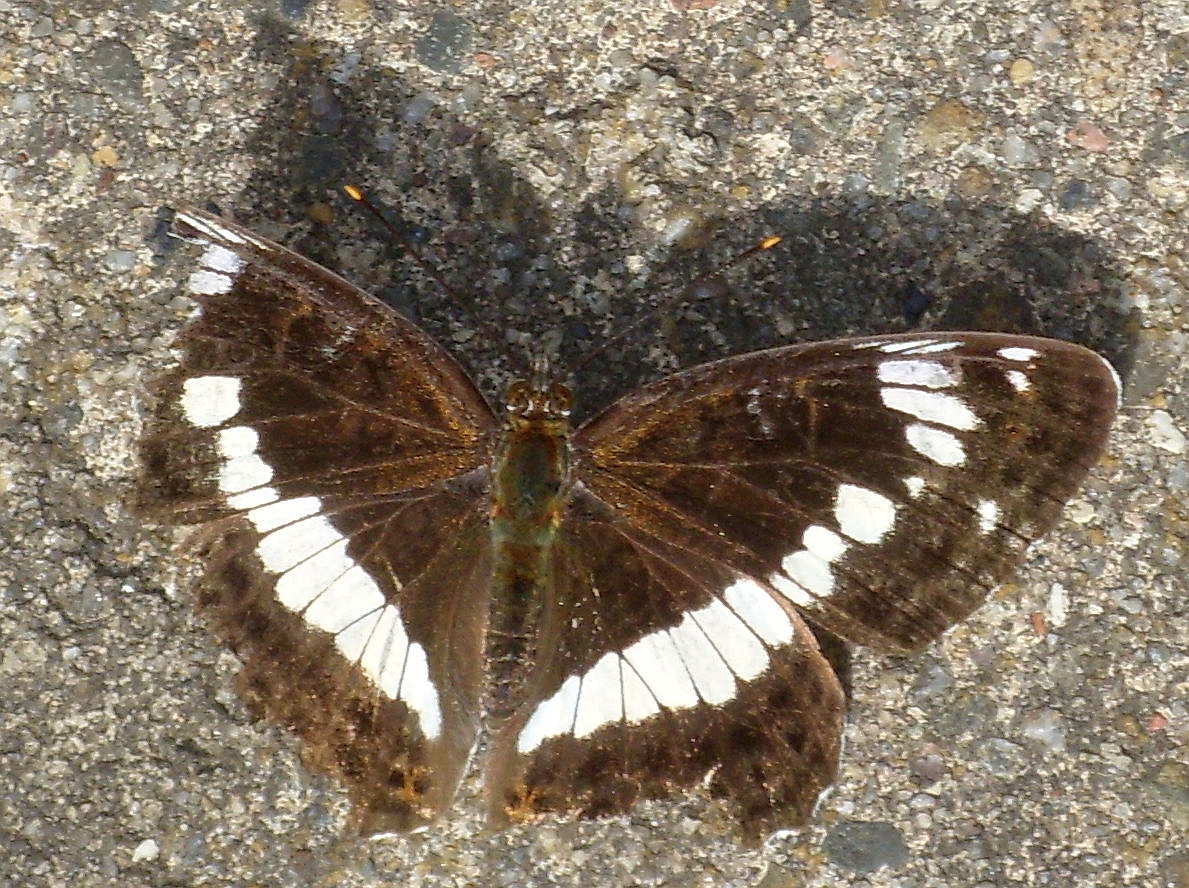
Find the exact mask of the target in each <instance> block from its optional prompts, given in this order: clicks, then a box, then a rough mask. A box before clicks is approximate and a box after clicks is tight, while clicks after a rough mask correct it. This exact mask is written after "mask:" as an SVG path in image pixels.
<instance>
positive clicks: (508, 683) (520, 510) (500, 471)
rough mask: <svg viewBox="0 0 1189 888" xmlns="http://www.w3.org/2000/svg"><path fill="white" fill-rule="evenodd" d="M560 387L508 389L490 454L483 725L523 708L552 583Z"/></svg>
mask: <svg viewBox="0 0 1189 888" xmlns="http://www.w3.org/2000/svg"><path fill="white" fill-rule="evenodd" d="M570 402H571V396H570V391H569V389H568V388H566V387H565V386H562V385H553V386H550V387H548V388H546V387H544V386H538V385H531V384H528V383H514V384H513V385H512V386H511V387H510V388H509V390H508V397H507V404H508V407H507V420H506V422H505V424H504V429H503V432H502V435H501V437H500V444H499V448H498V449H497V452H496V459H495V468H494V473H493V478H494V483H493V485H492V491H491V535H492V544H493V551H494V558H493V566H492V572H493V576H492V595H491V611H490V613H489V615H488V630H487V663H488V664H489V675H491V676H498V679H496V680H493V681H491V682H490V683H489V685H488V689H487V693H486V699H485V701H484V711H485V713H486V715H487V717H488V720H489V721H490V722H498V721H500V720H502V719H503V718H506V717H507V716H509V715H511V714H512V712H514V711H515V710H516V709H517V708H518V706H519V705H520V703H521V702H522V697H523V691H524V681H525V678H526V677H527V676H528V675H529V674H530V673H531V671H532V664H533V663H534V662H535V658H536V653H537V641H538V636H539V634H540V622H541V616H542V612H543V610H544V607H545V604H546V601H547V595H548V590H549V587H550V584H551V577H552V560H553V548H554V542H555V540H556V537H557V529H558V527H559V525H560V524H561V517H562V510H563V508H564V506H565V503H566V498H567V492H568V488H569V445H568V436H569V408H570Z"/></svg>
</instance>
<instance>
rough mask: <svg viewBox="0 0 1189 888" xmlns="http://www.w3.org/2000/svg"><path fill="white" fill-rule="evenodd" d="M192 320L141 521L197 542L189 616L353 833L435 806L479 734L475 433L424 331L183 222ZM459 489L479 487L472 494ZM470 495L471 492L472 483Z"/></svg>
mask: <svg viewBox="0 0 1189 888" xmlns="http://www.w3.org/2000/svg"><path fill="white" fill-rule="evenodd" d="M175 230H176V231H177V232H178V233H179V234H180V235H182V236H184V237H186V238H187V239H189V240H192V241H196V242H198V243H199V244H201V245H202V247H203V248H204V253H203V256H202V259H201V260H200V265H199V268H198V270H197V271H196V272H195V273H194V274H193V275H192V276H191V279H190V295H192V296H193V297H194V298H196V299H197V300H198V302H199V305H200V313H199V314H198V315H197V317H196V318H195V319H194V320H193V321H192V322H191V323H190V324H189V325H188V326H187V327H186V328H185V330H184V331H183V333H182V335H181V337H180V346H181V351H182V356H181V360H180V363H179V366H178V368H177V369H176V370H174V371H171V372H170V373H168V374H166V375H165V376H164V377H163V378H162V379H161V380H160V381H159V382H158V384H157V389H156V401H157V405H156V413H155V415H154V416H153V418H152V419H151V421H150V423H149V426H148V428H147V430H146V433H145V435H144V437H143V439H142V444H141V453H142V460H143V463H144V467H145V474H144V477H143V479H142V483H141V487H140V493H141V503H140V505H141V509H142V511H143V512H144V513H145V514H147V515H149V516H151V517H154V518H156V519H158V520H162V521H169V522H171V523H196V522H214V523H213V524H212V525H211V526H210V527H208V529H207V530H206V531H205V532H204V533H203V537H202V538H203V541H204V546H203V552H204V557H205V562H206V563H205V568H206V573H205V577H204V581H203V584H202V591H201V593H200V598H199V600H200V604H201V605H202V608H203V610H204V613H205V614H206V616H207V618H208V619H209V621H210V622H211V623H212V624H213V626H214V628H215V629H216V631H217V632H218V633H219V634H220V635H221V636H222V637H223V638H224V639H226V640H227V641H228V643H229V644H230V645H231V646H232V647H233V648H234V649H235V650H236V651H237V653H238V654H239V656H240V658H241V659H242V660H243V663H244V668H243V672H242V674H241V677H240V682H241V690H242V692H243V695H244V697H245V699H246V700H247V701H248V703H249V704H250V705H251V706H252V708H253V710H254V711H255V712H256V713H258V714H260V715H263V716H267V717H269V718H271V719H273V720H275V721H277V722H279V723H281V724H285V725H287V726H289V727H291V728H292V729H294V730H295V731H296V732H297V733H298V734H299V735H300V736H301V737H302V739H303V741H304V752H305V756H306V759H307V760H308V761H309V762H310V763H311V765H312V766H314V767H315V768H317V769H318V770H322V771H326V772H328V773H332V774H335V775H337V776H338V777H340V778H341V779H342V780H343V781H344V782H345V783H346V785H347V787H348V789H349V791H350V794H351V796H352V799H353V801H354V802H355V812H356V816H357V819H358V820H359V823H360V826H361V827H362V828H364V829H365V830H366V831H369V832H375V831H382V830H386V829H408V828H411V827H413V826H416V825H417V824H418V823H420V822H423V821H424V820H426V819H429V818H432V817H433V816H436V814H438V813H440V811H441V810H442V809H444V808H445V807H446V806H447V805H448V804H449V802H450V800H451V799H452V798H453V795H454V792H455V789H456V786H457V783H458V780H459V779H460V777H461V775H462V773H463V770H464V768H465V765H466V762H467V760H468V757H469V755H470V751H471V749H472V747H473V746H474V744H475V740H476V733H477V728H478V723H479V712H478V701H479V697H480V685H481V682H482V672H483V664H482V663H481V661H480V656H479V654H480V651H481V649H482V648H481V637H482V632H483V627H484V622H485V619H486V612H485V602H486V594H487V589H488V585H489V582H490V577H489V573H490V557H489V552H490V542H489V536H488V533H487V526H486V509H485V504H484V503H483V502H482V497H481V496H476V495H475V493H474V492H473V491H472V490H469V489H467V486H466V484H464V483H460V482H459V480H458V479H459V478H460V477H461V476H465V475H467V474H468V473H470V474H478V475H482V473H483V472H484V471H486V468H487V466H488V464H489V462H490V459H491V447H492V445H493V443H494V431H495V425H496V423H495V419H494V417H493V416H492V414H491V411H490V409H489V408H488V407H487V405H486V402H485V401H484V400H483V398H482V397H481V396H480V395H479V394H478V392H477V391H476V389H475V388H474V386H473V385H472V384H471V382H470V380H469V379H468V378H467V376H466V374H465V373H464V372H463V371H462V370H461V368H460V367H459V366H458V365H457V364H456V363H455V362H454V361H453V359H451V358H450V357H449V356H448V355H447V354H446V353H445V352H444V351H442V350H441V348H440V347H439V346H437V345H436V344H435V343H434V342H433V341H432V340H431V339H430V338H429V337H428V336H426V335H425V334H424V333H422V332H421V331H420V330H418V329H417V328H416V327H414V326H413V325H412V324H410V323H408V322H407V321H405V320H404V319H402V318H400V317H399V316H398V315H396V314H395V313H394V312H392V311H390V310H389V309H387V308H386V307H384V306H382V305H380V304H379V303H377V302H375V301H374V300H372V299H371V298H370V297H368V296H366V295H365V294H363V293H362V292H360V291H359V290H358V289H356V288H355V287H353V286H351V285H350V284H348V283H346V282H345V281H343V280H342V279H340V278H338V277H336V276H335V275H333V274H331V273H330V272H328V271H326V270H325V269H323V268H321V267H320V266H317V265H315V264H313V263H311V262H309V261H307V260H305V259H303V258H301V257H300V256H297V255H296V254H294V253H291V252H289V251H287V250H284V249H283V248H281V247H279V246H277V245H275V244H272V243H270V242H268V241H265V240H263V239H261V238H258V237H257V236H255V235H253V234H251V233H250V232H248V231H246V230H245V229H243V228H240V227H238V226H235V225H233V224H231V223H228V222H224V221H223V220H220V219H217V218H215V217H212V216H209V215H207V214H204V213H199V212H197V211H188V212H185V213H182V214H181V215H179V217H178V221H177V222H176V223H175ZM477 483H479V482H477ZM480 487H481V484H480Z"/></svg>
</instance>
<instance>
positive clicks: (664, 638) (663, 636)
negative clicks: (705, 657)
mask: <svg viewBox="0 0 1189 888" xmlns="http://www.w3.org/2000/svg"><path fill="white" fill-rule="evenodd" d="M623 658H624V659H625V660H627V661H628V663H630V664H631V666H632V668H634V669H635V670H636V672H637V673H638V674H639V676H640V678H642V679H643V680H644V683H645V684H646V685H648V689H649V690H650V691H652V696H654V697H656V700H657V702H658V703H660V705H661V706H664V707H666V708H668V709H688V708H690V707H691V706H696V705H697V703H698V692H697V689H695V688H694V684H693V681H692V680H691V679H690V677H689V674H688V673H687V672H686V671H685V666H684V665H683V664H682V661H681V654H680V653H679V652H678V650H677V648H676V646H675V645H674V644H673V639H672V638H670V637H669V633H668V632H653V633H652V634H651V635H645V636H644V637H643V638H641V639H640V640H639V641H637V642H636V643H635V644H633V645H631V646H630V647H629V648H627V649H626V650H625V651H624V652H623Z"/></svg>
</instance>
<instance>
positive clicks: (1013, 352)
mask: <svg viewBox="0 0 1189 888" xmlns="http://www.w3.org/2000/svg"><path fill="white" fill-rule="evenodd" d="M996 354H998V355H999V357H1001V358H1003V360H1005V361H1018V362H1020V363H1027V362H1028V361H1031V360H1032V359H1033V358H1035V357H1038V356H1039V355H1040V352H1038V351H1037V350H1036V349H1034V348H1024V347H1023V346H1019V345H1010V346H1008V347H1007V348H1001V349H999V351H998V352H996Z"/></svg>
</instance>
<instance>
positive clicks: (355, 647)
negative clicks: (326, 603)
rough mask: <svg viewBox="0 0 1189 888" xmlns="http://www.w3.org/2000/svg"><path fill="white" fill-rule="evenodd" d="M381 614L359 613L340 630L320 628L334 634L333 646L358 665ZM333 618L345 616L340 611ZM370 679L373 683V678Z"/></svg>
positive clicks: (378, 611)
mask: <svg viewBox="0 0 1189 888" xmlns="http://www.w3.org/2000/svg"><path fill="white" fill-rule="evenodd" d="M347 576H350V574H347ZM356 603H358V602H356ZM317 604H318V603H317V602H314V604H313V605H311V607H310V608H309V610H307V611H306V615H307V620H308V619H309V616H308V615H309V613H310V611H312V610H313V609H314V608H315V607H317ZM383 614H384V608H382V607H381V608H376V609H375V610H371V611H366V612H364V613H361V614H360V615H359V616H357V617H356V618H355V619H353V620H350V621H348V622H347V623H346V625H344V626H343V627H342V628H341V629H337V630H336V629H331V628H329V627H327V626H322V627H320V628H323V629H326V631H327V632H332V633H334V646H335V647H336V648H338V649H339V653H340V654H342V655H343V656H344V657H345V658H346V659H348V660H350V661H351V662H353V663H358V662H359V658H360V657H362V656H363V651H364V649H365V648H366V647H367V645H368V642H370V641H371V639H372V637H373V635H374V633H375V630H376V626H377V625H379V623H380V617H382V616H383ZM335 616H337V617H339V619H345V614H344V613H343V612H342V611H339V612H338V613H337V614H335ZM372 678H373V681H374V680H375V678H374V676H373V677H372Z"/></svg>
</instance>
